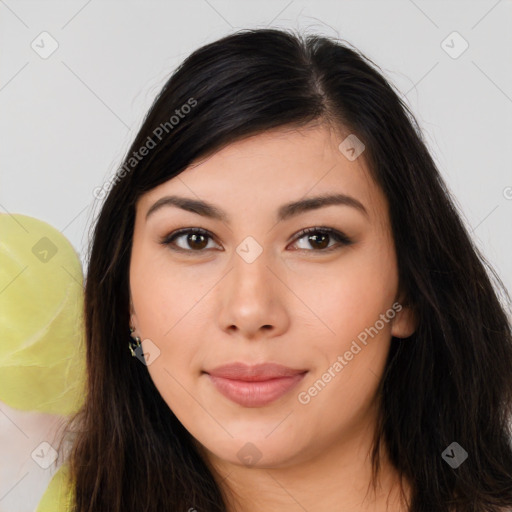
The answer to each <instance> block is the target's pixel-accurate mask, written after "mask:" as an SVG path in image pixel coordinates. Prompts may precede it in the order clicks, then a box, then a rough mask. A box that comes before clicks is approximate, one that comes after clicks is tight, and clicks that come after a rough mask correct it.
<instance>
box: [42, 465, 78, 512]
mask: <svg viewBox="0 0 512 512" xmlns="http://www.w3.org/2000/svg"><path fill="white" fill-rule="evenodd" d="M72 503H73V488H72V486H71V481H70V476H69V466H68V465H67V464H64V465H62V466H61V467H60V468H59V470H58V471H57V473H55V475H53V478H52V479H51V481H50V484H49V485H48V487H47V488H46V491H45V493H44V494H43V497H42V498H41V501H40V502H39V505H38V506H37V509H36V512H70V511H71V510H72V506H73V505H72Z"/></svg>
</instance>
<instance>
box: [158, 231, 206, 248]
mask: <svg viewBox="0 0 512 512" xmlns="http://www.w3.org/2000/svg"><path fill="white" fill-rule="evenodd" d="M180 239H181V240H182V244H183V245H179V244H177V243H176V242H175V241H176V240H180ZM208 239H210V240H212V241H213V237H212V235H211V234H210V233H209V232H208V231H205V230H204V229H201V228H183V229H179V230H178V231H173V232H172V233H170V234H169V235H166V236H165V237H164V238H163V239H162V240H160V243H161V244H162V245H166V246H168V247H169V249H171V250H172V251H179V252H189V253H192V252H204V249H205V248H206V249H211V247H208ZM187 245H188V247H187Z"/></svg>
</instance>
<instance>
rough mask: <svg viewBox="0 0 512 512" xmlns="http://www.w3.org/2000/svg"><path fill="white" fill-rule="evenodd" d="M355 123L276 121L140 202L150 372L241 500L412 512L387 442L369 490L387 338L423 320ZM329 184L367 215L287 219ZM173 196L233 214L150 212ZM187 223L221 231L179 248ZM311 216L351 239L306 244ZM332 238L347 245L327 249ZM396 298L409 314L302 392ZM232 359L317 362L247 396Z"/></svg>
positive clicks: (142, 324)
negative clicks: (260, 399)
mask: <svg viewBox="0 0 512 512" xmlns="http://www.w3.org/2000/svg"><path fill="white" fill-rule="evenodd" d="M347 135H348V133H345V134H343V133H342V132H341V130H339V129H333V128H330V127H329V126H327V125H325V124H315V125H309V126H308V127H306V128H301V129H297V128H294V129H291V128H279V129H275V130H271V131H268V132H264V133H262V134H258V135H255V136H252V137H250V138H246V139H244V140H241V141H238V142H235V143H232V144H230V145H228V146H226V147H225V148H223V149H222V150H220V151H218V152H216V153H214V154H213V155H212V156H209V157H208V158H204V159H202V160H200V161H198V162H195V163H194V165H191V166H190V167H189V168H187V169H186V170H185V171H183V172H182V173H180V174H179V175H178V176H177V177H175V178H173V179H171V180H169V181H167V182H165V183H163V184H162V185H160V186H158V187H156V188H154V189H153V190H151V191H149V192H147V193H146V194H145V195H143V196H142V197H141V198H140V199H139V201H138V203H137V207H136V221H135V228H134V239H133V246H132V253H131V263H130V293H131V299H132V306H131V323H132V325H133V326H134V327H135V333H134V335H137V336H139V337H140V338H141V339H142V340H143V349H144V351H145V352H149V353H153V356H154V357H153V356H151V355H150V358H149V364H148V366H147V368H148V371H149V373H150V375H151V378H152V379H153V381H154V383H155V385H156V387H157V389H158V390H159V392H160V393H161V395H162V397H163V398H164V400H165V401H166V403H167V404H168V405H169V407H170V408H171V409H172V410H173V412H174V414H175V415H176V416H177V417H178V419H179V420H180V421H181V422H182V423H183V425H184V426H185V427H186V429H187V430H188V431H189V432H190V433H191V435H192V436H193V437H194V439H195V440H196V443H197V446H198V448H199V450H200V451H201V453H202V454H203V455H204V457H205V460H206V461H207V463H208V464H209V466H210V468H211V469H212V471H213V473H214V475H215V477H216V479H217V481H218V482H219V485H220V487H221V489H222V490H223V493H224V495H225V496H226V499H227V500H228V502H229V510H230V511H234V510H237V511H242V512H252V511H256V510H266V511H269V512H271V511H280V512H282V510H288V511H295V510H297V511H299V510H300V511H304V510H307V511H309V512H313V511H320V510H344V511H363V510H364V511H370V510H371V511H375V512H377V511H384V510H393V511H398V510H405V508H402V507H400V506H399V505H398V501H397V496H398V494H397V486H396V484H397V478H396V471H395V470H394V468H393V467H392V466H391V465H390V464H389V462H388V460H387V457H386V453H385V452H383V453H382V457H383V461H384V463H383V467H382V472H381V478H380V480H379V488H378V490H377V493H376V494H373V492H372V491H371V489H370V491H369V492H368V494H367V491H368V485H369V482H370V475H371V473H370V471H371V467H370V458H369V455H368V452H369V449H370V446H371V441H372V435H373V432H374V429H375V420H376V413H375V411H376V409H375V407H376V400H375V396H376V391H377V387H378V384H379V380H380V377H381V375H382V373H383V370H384V366H385V360H386V356H387V354H388V350H389V347H390V341H391V336H396V337H401V338H406V337H408V336H410V335H411V334H412V333H413V332H414V329H415V326H416V322H415V318H414V314H413V312H412V311H411V310H410V309H409V308H407V307H405V306H404V305H403V303H402V302H401V300H402V299H403V297H401V296H400V294H399V289H398V269H397V263H396V254H395V249H394V243H393V238H392V234H391V230H390V224H389V216H388V207H387V202H386V198H385V196H384V195H383V193H382V191H381V190H380V189H379V187H378V186H377V185H376V184H375V182H374V181H373V180H372V179H371V178H370V175H369V172H368V168H367V164H366V162H365V160H364V152H363V154H362V155H361V156H359V157H358V158H357V159H356V160H354V161H349V160H348V159H347V158H346V157H345V155H344V154H342V153H341V151H340V150H339V149H338V145H339V144H340V142H341V141H343V140H344V138H345V137H346V136H347ZM333 192H338V193H342V194H346V195H349V196H352V197H353V198H356V199H357V200H358V201H360V202H361V203H362V204H363V206H364V207H365V209H366V211H367V215H365V214H363V213H362V212H361V211H359V210H358V209H356V208H354V207H351V206H348V205H330V206H324V207H322V208H318V209H315V210H311V211H306V212H303V213H300V214H298V215H296V216H293V217H290V218H288V219H286V220H283V221H281V222H279V223H277V222H276V212H277V210H278V208H279V207H280V206H281V205H283V204H285V203H288V202H291V201H296V200H300V199H304V198H305V197H307V198H309V197H313V196H316V195H319V194H322V193H333ZM171 194H172V195H179V196H184V197H187V198H192V199H201V200H203V201H207V202H209V203H212V204H214V205H216V206H217V207H218V208H220V209H222V210H224V211H225V212H226V215H228V218H229V222H228V221H227V220H226V221H222V220H216V219H211V218H207V217H204V216H202V215H199V214H198V213H193V212H189V211H185V210H182V209H180V208H177V207H174V206H166V207H163V208H161V209H159V210H157V211H155V212H154V213H153V214H152V215H150V216H149V217H148V218H147V219H146V213H147V212H148V210H149V208H150V207H151V206H152V205H153V204H154V203H155V202H156V201H157V200H158V199H160V198H161V197H163V196H166V195H171ZM185 227H186V228H189V227H199V228H203V229H205V230H207V231H208V232H210V233H211V237H210V238H208V237H206V238H204V239H200V240H199V241H198V242H195V243H194V240H193V239H191V237H190V236H188V237H187V235H186V234H185V235H184V236H181V237H180V238H178V239H175V240H174V243H175V245H176V246H178V247H181V248H183V251H182V252H178V251H173V250H172V249H171V247H172V246H165V245H162V244H160V243H159V242H160V240H161V239H163V238H165V237H166V236H167V235H169V234H171V233H172V232H174V231H176V230H178V229H180V228H185ZM310 227H331V228H334V229H336V230H338V231H341V232H342V233H344V234H345V235H346V236H348V237H349V238H350V239H351V240H352V241H353V243H352V244H351V245H343V244H340V243H339V242H337V241H336V239H334V238H332V237H328V238H327V239H325V242H322V238H320V241H319V242H316V243H315V241H314V240H312V241H311V239H310V240H309V241H308V235H300V234H299V232H300V231H301V230H302V229H304V228H310ZM317 234H318V233H317ZM320 235H321V233H320ZM248 236H251V237H252V238H253V239H254V240H255V241H257V243H258V244H259V246H260V247H261V248H262V249H263V252H262V253H261V254H260V255H259V256H258V257H257V258H256V259H255V260H254V261H253V262H251V263H248V262H247V261H246V260H245V259H244V258H242V257H241V256H240V255H239V254H238V253H237V252H236V249H237V247H238V246H239V245H240V244H241V243H242V242H243V241H244V240H245V239H246V237H248ZM326 246H333V247H336V246H337V248H336V249H335V250H332V251H328V252H326V249H325V248H324V247H326ZM197 247H199V249H198V248H197ZM242 247H244V244H242ZM251 247H252V246H251ZM187 249H188V252H185V251H187ZM253 250H254V249H253V248H250V251H253ZM397 301H398V302H399V303H400V304H401V305H402V309H401V311H400V312H398V313H397V314H396V315H395V316H394V318H393V319H391V320H389V321H388V322H387V323H385V325H384V327H383V328H381V329H380V330H379V331H378V334H377V335H374V336H373V338H371V337H369V338H368V342H367V345H366V346H363V345H361V344H360V345H361V346H362V347H363V348H362V350H361V351H360V352H358V353H357V355H354V357H353V358H352V360H350V361H347V363H348V364H347V365H346V366H344V367H343V369H342V371H339V372H338V373H336V372H335V375H336V376H335V377H334V378H332V379H331V380H330V382H328V383H327V384H326V385H325V387H324V388H323V389H322V390H321V391H320V392H318V393H317V394H316V396H314V397H311V400H310V401H309V403H307V404H304V403H300V402H299V400H298V395H299V393H300V392H301V391H307V390H308V389H309V388H310V387H311V386H313V384H314V383H315V382H316V381H318V379H320V378H321V377H322V375H323V374H324V373H325V372H326V371H327V369H328V368H329V367H332V365H333V363H334V362H335V361H336V360H337V358H338V356H339V355H341V356H343V355H344V354H345V353H346V352H347V351H348V350H349V349H350V347H351V344H352V342H353V340H356V339H357V336H358V334H360V333H361V332H362V331H364V330H365V328H369V327H370V326H374V325H375V323H376V321H377V320H378V319H379V315H381V314H384V313H385V312H386V311H387V310H389V309H390V308H392V305H393V304H394V303H395V302H397ZM155 347H157V349H155ZM158 351H159V353H158ZM234 361H243V362H246V363H248V364H256V363H260V362H267V361H270V362H276V363H280V364H283V365H285V366H288V367H292V368H297V369H306V370H308V373H307V374H306V376H305V377H304V379H303V381H302V382H301V383H299V386H298V387H297V388H294V389H292V390H291V391H290V392H288V393H287V394H286V395H284V396H282V397H281V398H279V399H278V400H276V401H274V402H272V403H270V404H268V405H265V406H263V407H243V406H240V405H238V404H236V403H234V402H232V401H230V400H229V399H227V398H225V397H224V396H223V395H221V394H220V393H219V392H218V391H217V389H216V388H215V387H214V386H213V385H212V384H211V382H210V380H209V377H208V375H206V374H204V373H203V372H204V371H205V370H207V369H212V368H214V367H216V366H219V365H221V364H225V363H229V362H234ZM247 443H252V445H254V446H255V447H256V450H254V448H252V450H253V452H254V453H256V454H257V456H255V457H254V459H253V463H252V464H248V463H247V462H246V461H244V459H243V458H241V457H239V456H238V455H237V454H238V452H239V450H240V449H242V448H244V447H245V448H244V450H250V448H248V446H249V445H247ZM242 453H244V452H242ZM258 457H259V459H258ZM256 459H257V460H256ZM254 461H256V462H254ZM407 489H408V488H407ZM387 499H389V509H387V508H386V500H387ZM340 504H343V508H342V509H341V508H340ZM192 506H193V504H192V503H191V507H192Z"/></svg>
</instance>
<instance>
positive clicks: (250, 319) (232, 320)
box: [218, 251, 291, 340]
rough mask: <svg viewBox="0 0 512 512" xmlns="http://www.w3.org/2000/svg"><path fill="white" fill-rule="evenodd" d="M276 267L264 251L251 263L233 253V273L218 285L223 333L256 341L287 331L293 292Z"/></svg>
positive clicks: (219, 316) (230, 272) (231, 271)
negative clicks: (289, 301)
mask: <svg viewBox="0 0 512 512" xmlns="http://www.w3.org/2000/svg"><path fill="white" fill-rule="evenodd" d="M272 267H273V268H272ZM277 267H279V264H278V263H276V264H273V265H272V262H271V261H270V258H269V257H267V253H266V252H265V251H263V253H261V254H260V255H259V256H258V257H257V258H256V259H255V260H254V261H252V262H250V263H249V262H248V261H246V260H244V259H243V258H242V257H240V255H239V254H238V253H234V254H233V258H232V264H231V270H230V271H229V273H228V275H226V276H225V278H224V279H223V280H222V281H221V282H220V283H219V296H220V301H219V302H220V311H219V315H218V321H219V323H220V328H221V329H222V330H224V331H226V332H227V333H231V334H238V335H239V336H240V337H241V338H246V339H251V340H253V339H263V338H272V337H275V336H279V335H280V334H282V333H283V332H285V331H286V330H287V329H288V326H289V321H290V319H289V315H288V308H287V300H290V295H291V292H290V290H289V289H288V288H287V287H286V284H285V283H283V276H282V275H279V274H280V273H281V274H282V270H281V272H279V271H278V269H277Z"/></svg>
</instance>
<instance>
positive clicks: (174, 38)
mask: <svg viewBox="0 0 512 512" xmlns="http://www.w3.org/2000/svg"><path fill="white" fill-rule="evenodd" d="M511 22H512V2H511V1H510V0H509V1H507V0H501V1H496V0H479V1H473V2H471V1H466V0H464V1H444V0H443V1H427V0H414V1H413V0H396V1H382V0H381V1H378V0H374V1H370V0H366V1H361V0H360V1H358V2H356V1H301V0H292V1H290V0H275V1H269V0H258V1H250V0H246V1H237V2H236V1H228V0H189V1H167V2H159V1H146V2H141V1H138V2H135V1H126V0H124V1H100V0H89V1H86V0H82V1H69V0H68V1H65V2H64V1H59V2H55V1H53V2H50V1H41V0H39V1H22V0H0V45H1V49H2V55H1V60H0V112H1V115H0V141H1V145H0V172H1V175H0V180H1V181H0V184H1V186H0V212H1V213H21V214H26V215H30V216H33V217H37V218H38V219H41V220H44V221H46V222H48V223H50V224H52V225H53V226H55V227H56V228H57V229H59V230H60V231H62V232H63V234H64V235H65V236H66V237H68V238H69V240H70V241H71V243H72V244H73V245H74V247H75V248H76V250H77V252H79V253H80V256H81V259H82V262H83V263H85V261H86V252H87V244H88V242H89V229H90V228H91V225H92V222H93V220H94V216H95V215H96V214H97V212H98V209H99V206H100V204H101V201H99V200H97V199H95V197H94V196H93V190H94V189H95V188H96V187H101V186H102V185H103V183H105V182H106V181H108V179H109V177H110V176H111V175H112V174H113V173H114V172H115V169H116V168H117V166H118V165H119V163H120V162H121V160H122V158H123V156H124V154H125V152H126V151H127V150H128V147H129V144H130V142H131V141H132V140H133V138H134V136H135V134H136V132H137V130H138V128H139V126H140V123H141V121H142V118H143V116H144V114H145V112H146V111H147V109H148V108H149V106H150V104H151V103H152V101H153V99H154V97H155V96H156V94H157V93H158V91H159V89H160V88H161V87H162V85H163V84H164V82H165V81H166V79H167V78H168V77H169V75H170V74H171V72H172V71H173V70H174V68H175V67H176V66H177V65H178V64H179V63H180V62H181V61H182V60H183V59H184V58H185V57H186V56H187V55H188V54H189V53H190V52H191V51H193V50H195V49H196V48H198V47H199V46H201V45H203V44H205V43H208V42H211V41H213V40H215V39H217V38H219V37H221V36H224V35H226V34H228V33H231V32H233V31H234V30H236V29H240V28H252V27H264V26H272V27H293V28H302V29H307V30H308V32H319V33H323V34H326V35H329V36H334V37H339V38H340V39H343V40H346V41H348V42H350V43H352V44H353V45H354V46H356V47H357V48H359V49H360V50H361V51H362V52H363V53H365V54H366V55H367V56H368V57H369V58H370V59H372V60H373V61H374V62H375V63H377V64H378V65H379V66H380V67H381V68H382V69H383V70H384V71H385V74H386V76H387V78H388V79H389V80H391V81H392V82H393V83H395V84H396V86H397V87H398V88H399V89H400V90H401V91H402V94H403V95H404V96H405V98H406V100H407V102H408V104H409V105H410V106H411V108H412V110H413V112H414V113H415V114H416V116H417V118H418V120H419V122H420V124H421V126H422V128H423V130H424V133H425V136H426V138H427V142H428V145H429V147H430V149H431V151H432V153H433V155H434V157H435V160H436V162H437V163H438V165H439V168H440V170H441V172H442V174H443V176H444V178H445V180H446V181H447V183H448V186H449V188H450V190H451V191H452V192H453V194H454V195H455V197H456V198H457V203H458V205H459V207H460V209H461V210H462V212H463V218H464V222H465V223H466V224H467V226H468V229H469V230H470V231H471V232H472V236H473V238H474V240H475V243H476V244H477V246H478V247H479V248H480V249H481V250H482V252H483V253H484V255H485V256H486V258H487V259H488V260H489V261H490V262H491V264H492V265H493V266H494V267H495V269H496V270H497V272H498V273H499V274H500V275H501V277H502V279H503V281H504V283H505V285H506V286H507V288H508V289H509V290H510V289H512V258H511V254H512V222H511V220H512V166H511V162H512V137H511V136H512V72H511V64H510V63H511V59H510V56H511V55H512V24H511ZM43 31H47V32H48V33H49V34H50V35H51V37H52V38H54V39H55V40H56V41H57V43H58V48H57V50H56V51H55V52H54V53H53V54H52V55H51V56H49V57H48V58H47V59H43V58H41V57H40V55H39V54H38V53H36V51H34V50H33V49H32V47H31V44H32V42H33V41H35V42H36V43H37V42H38V41H40V39H41V38H40V34H41V33H42V32H43ZM453 31H457V32H458V33H459V34H460V35H461V36H462V37H463V38H464V39H465V40H466V41H467V43H468V44H469V47H468V49H467V50H466V51H465V52H464V53H462V54H461V55H460V56H459V57H458V58H452V57H451V56H450V55H448V53H447V52H446V51H445V49H443V46H442V42H443V41H444V40H446V38H447V37H448V36H449V35H450V34H451V33H452V32H453ZM460 43H461V42H460V40H456V39H455V40H454V39H453V38H451V39H450V38H448V40H447V43H444V44H445V45H446V44H449V45H451V46H454V50H453V51H456V50H457V49H460V48H461V46H460ZM39 44H40V45H41V44H42V43H40V42H39ZM46 45H48V40H46ZM46 48H48V46H46ZM37 478H42V479H44V478H46V476H44V477H40V476H37ZM28 480H29V478H27V479H26V480H24V481H23V482H21V483H17V484H16V485H17V487H16V488H14V489H12V490H11V491H10V495H9V497H8V498H6V499H5V500H4V501H3V502H2V501H0V510H2V511H3V510H7V508H5V507H7V506H8V504H12V503H18V505H17V506H18V509H17V511H18V512H19V511H20V510H21V509H20V508H19V506H20V505H19V504H20V503H21V501H20V500H25V501H27V503H28V502H29V501H30V500H32V502H34V503H35V502H36V501H37V499H36V498H37V497H38V493H40V492H42V489H43V488H44V486H39V487H37V486H34V485H33V484H31V485H29V484H28ZM7 490H8V488H7V487H6V488H5V489H3V487H2V489H0V498H2V494H3V493H4V491H7ZM31 493H32V494H31ZM2 505H3V507H4V508H2ZM24 510H25V509H24ZM26 510H30V507H29V504H27V505H26Z"/></svg>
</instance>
